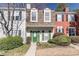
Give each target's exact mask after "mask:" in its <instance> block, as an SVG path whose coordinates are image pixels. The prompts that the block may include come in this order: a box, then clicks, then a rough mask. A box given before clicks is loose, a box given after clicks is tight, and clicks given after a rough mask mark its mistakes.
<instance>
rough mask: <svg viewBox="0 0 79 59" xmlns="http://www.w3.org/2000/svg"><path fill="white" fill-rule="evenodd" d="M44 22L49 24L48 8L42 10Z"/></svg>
mask: <svg viewBox="0 0 79 59" xmlns="http://www.w3.org/2000/svg"><path fill="white" fill-rule="evenodd" d="M44 22H51V10H50V9H48V8H46V9H45V10H44Z"/></svg>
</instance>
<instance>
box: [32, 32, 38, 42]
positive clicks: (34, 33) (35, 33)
mask: <svg viewBox="0 0 79 59" xmlns="http://www.w3.org/2000/svg"><path fill="white" fill-rule="evenodd" d="M32 41H33V42H37V41H38V33H37V32H32Z"/></svg>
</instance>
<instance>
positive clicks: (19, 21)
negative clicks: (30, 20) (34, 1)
mask: <svg viewBox="0 0 79 59" xmlns="http://www.w3.org/2000/svg"><path fill="white" fill-rule="evenodd" d="M0 11H3V13H4V17H5V19H6V20H8V19H7V18H8V9H7V8H0ZM9 11H10V16H9V17H10V18H12V12H13V9H12V8H10V9H9ZM0 15H1V13H0ZM13 19H14V21H13V30H11V32H13V36H15V35H19V36H21V37H22V38H23V43H25V42H26V9H25V8H15V10H14V16H13ZM0 20H1V17H0ZM5 36H6V35H5V33H3V29H2V26H1V24H0V38H2V37H5Z"/></svg>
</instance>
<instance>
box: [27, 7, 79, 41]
mask: <svg viewBox="0 0 79 59" xmlns="http://www.w3.org/2000/svg"><path fill="white" fill-rule="evenodd" d="M27 13H28V16H27V21H26V23H27V25H26V26H27V29H26V30H27V37H31V39H32V42H38V41H39V42H47V41H48V40H49V39H52V38H53V34H54V33H56V32H60V33H64V34H65V35H67V36H78V35H79V29H78V26H79V22H78V21H77V17H76V12H71V11H69V8H68V7H66V8H65V9H64V10H63V11H62V12H57V11H54V10H51V9H49V8H45V9H43V10H39V9H36V8H32V9H31V10H27Z"/></svg>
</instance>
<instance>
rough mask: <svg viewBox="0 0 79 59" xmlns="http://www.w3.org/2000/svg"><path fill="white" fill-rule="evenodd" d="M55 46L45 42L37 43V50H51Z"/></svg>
mask: <svg viewBox="0 0 79 59" xmlns="http://www.w3.org/2000/svg"><path fill="white" fill-rule="evenodd" d="M55 46H56V45H55V44H50V43H47V42H37V48H38V49H43V48H52V47H55Z"/></svg>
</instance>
